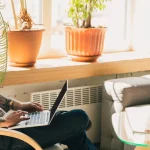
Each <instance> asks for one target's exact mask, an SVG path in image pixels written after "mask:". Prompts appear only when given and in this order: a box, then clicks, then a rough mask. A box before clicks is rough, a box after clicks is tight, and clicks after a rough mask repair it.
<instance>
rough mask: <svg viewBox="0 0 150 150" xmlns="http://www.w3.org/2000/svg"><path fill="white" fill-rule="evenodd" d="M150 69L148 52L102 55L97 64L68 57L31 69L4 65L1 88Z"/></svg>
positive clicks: (39, 61) (42, 63) (37, 65)
mask: <svg viewBox="0 0 150 150" xmlns="http://www.w3.org/2000/svg"><path fill="white" fill-rule="evenodd" d="M146 70H150V53H144V54H141V53H139V52H122V53H113V54H103V55H102V56H101V57H99V59H98V60H97V62H91V63H89V62H88V63H85V62H74V61H71V60H70V59H69V58H68V57H64V58H59V59H43V60H37V63H36V64H35V66H34V67H30V68H20V67H10V66H8V69H7V74H6V77H5V80H4V82H3V84H2V85H3V86H9V85H18V84H31V83H39V82H48V81H56V80H64V79H76V78H86V77H92V76H100V75H109V74H121V73H128V72H138V71H146Z"/></svg>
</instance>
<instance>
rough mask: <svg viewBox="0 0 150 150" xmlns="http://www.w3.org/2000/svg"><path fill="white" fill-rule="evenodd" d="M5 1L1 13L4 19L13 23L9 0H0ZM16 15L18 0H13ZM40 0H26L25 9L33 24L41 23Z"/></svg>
mask: <svg viewBox="0 0 150 150" xmlns="http://www.w3.org/2000/svg"><path fill="white" fill-rule="evenodd" d="M1 2H2V3H5V8H4V9H3V10H2V15H3V17H4V19H5V21H7V22H9V23H13V22H14V21H13V12H12V7H11V6H12V5H11V0H1ZM14 4H15V11H16V15H19V13H20V0H14ZM41 6H42V0H27V10H28V13H29V14H30V16H31V17H32V19H33V21H34V23H35V24H42V7H41ZM8 12H9V13H8Z"/></svg>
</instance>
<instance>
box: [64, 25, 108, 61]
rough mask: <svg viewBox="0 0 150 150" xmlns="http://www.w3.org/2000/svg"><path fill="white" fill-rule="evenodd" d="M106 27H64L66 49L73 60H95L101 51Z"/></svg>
mask: <svg viewBox="0 0 150 150" xmlns="http://www.w3.org/2000/svg"><path fill="white" fill-rule="evenodd" d="M106 30H107V28H73V27H66V30H65V31H66V50H67V53H68V54H69V55H70V56H71V57H72V59H73V60H75V61H95V60H96V59H97V58H98V57H99V56H100V55H101V54H102V52H103V48H104V39H105V33H106Z"/></svg>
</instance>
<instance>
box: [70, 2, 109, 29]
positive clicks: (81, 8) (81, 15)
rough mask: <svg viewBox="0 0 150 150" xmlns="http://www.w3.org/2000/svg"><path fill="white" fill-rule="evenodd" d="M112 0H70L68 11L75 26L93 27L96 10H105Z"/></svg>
mask: <svg viewBox="0 0 150 150" xmlns="http://www.w3.org/2000/svg"><path fill="white" fill-rule="evenodd" d="M110 1H111V0H70V8H69V11H68V16H69V18H71V19H72V22H73V25H74V26H75V27H81V28H91V27H92V26H91V19H92V13H93V11H94V10H98V9H99V10H101V11H102V10H104V9H105V8H106V4H107V3H108V2H110Z"/></svg>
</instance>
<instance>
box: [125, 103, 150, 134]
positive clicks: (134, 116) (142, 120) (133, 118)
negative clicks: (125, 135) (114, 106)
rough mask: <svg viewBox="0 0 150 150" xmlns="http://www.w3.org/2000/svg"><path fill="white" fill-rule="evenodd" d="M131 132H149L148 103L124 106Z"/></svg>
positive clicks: (149, 114)
mask: <svg viewBox="0 0 150 150" xmlns="http://www.w3.org/2000/svg"><path fill="white" fill-rule="evenodd" d="M125 114H126V116H127V119H128V122H129V125H130V127H131V129H132V131H133V133H150V104H147V105H138V106H133V107H127V108H125Z"/></svg>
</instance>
